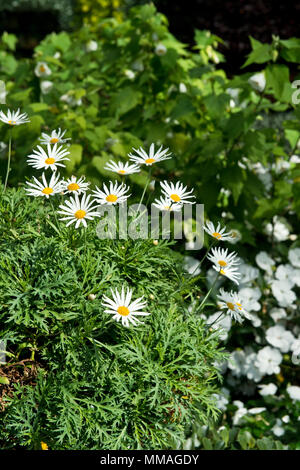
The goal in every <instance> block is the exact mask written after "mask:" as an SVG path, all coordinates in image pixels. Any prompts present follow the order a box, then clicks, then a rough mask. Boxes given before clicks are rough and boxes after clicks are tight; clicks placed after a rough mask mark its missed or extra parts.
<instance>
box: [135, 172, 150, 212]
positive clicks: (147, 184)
mask: <svg viewBox="0 0 300 470" xmlns="http://www.w3.org/2000/svg"><path fill="white" fill-rule="evenodd" d="M151 173H152V166H151V167H150V170H149V173H148V179H147V182H146V184H145V187H144V191H143V194H142V197H141V200H140V202H139V206H138V210H137V212H139V210H140V207H141V205H142V202H143V200H144V196H145V193H146V190H147V188H148V186H149V183H150V181H151Z"/></svg>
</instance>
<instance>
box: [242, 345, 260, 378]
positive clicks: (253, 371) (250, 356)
mask: <svg viewBox="0 0 300 470" xmlns="http://www.w3.org/2000/svg"><path fill="white" fill-rule="evenodd" d="M248 349H249V350H248V351H247V354H246V357H245V366H244V369H245V375H246V377H247V379H249V380H253V381H254V382H260V380H261V379H262V376H263V374H262V373H261V371H260V370H259V368H258V367H257V366H256V364H255V361H256V353H255V352H253V350H252V349H251V348H248Z"/></svg>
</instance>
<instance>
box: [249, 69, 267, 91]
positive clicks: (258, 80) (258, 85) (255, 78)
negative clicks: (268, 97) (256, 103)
mask: <svg viewBox="0 0 300 470" xmlns="http://www.w3.org/2000/svg"><path fill="white" fill-rule="evenodd" d="M248 83H249V84H250V85H251V86H252V88H254V90H257V91H259V92H262V91H264V89H265V87H266V76H265V73H264V72H259V73H255V74H254V75H252V76H251V77H250V78H249V79H248Z"/></svg>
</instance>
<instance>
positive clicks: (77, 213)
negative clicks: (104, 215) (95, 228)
mask: <svg viewBox="0 0 300 470" xmlns="http://www.w3.org/2000/svg"><path fill="white" fill-rule="evenodd" d="M90 197H91V196H90V195H88V196H87V195H86V193H84V194H83V196H82V198H81V199H80V198H79V196H78V194H76V193H75V194H74V197H73V196H71V197H70V199H69V200H66V201H65V205H63V204H61V205H60V206H59V207H60V209H61V210H60V211H57V212H58V213H59V214H62V215H64V216H65V217H61V218H60V219H59V220H67V221H68V223H67V225H66V227H68V226H69V225H71V224H73V223H74V222H76V224H75V228H78V227H79V225H80V224H81V223H82V224H83V225H84V227H86V226H87V223H86V219H87V220H93V218H94V217H99V215H100V214H99V212H96V209H97V206H93V204H94V203H95V201H90Z"/></svg>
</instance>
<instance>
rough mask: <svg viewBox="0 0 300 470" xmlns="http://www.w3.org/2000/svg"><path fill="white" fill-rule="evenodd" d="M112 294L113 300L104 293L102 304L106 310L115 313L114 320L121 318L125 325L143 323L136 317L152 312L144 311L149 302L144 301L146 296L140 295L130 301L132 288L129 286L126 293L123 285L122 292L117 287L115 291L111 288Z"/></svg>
mask: <svg viewBox="0 0 300 470" xmlns="http://www.w3.org/2000/svg"><path fill="white" fill-rule="evenodd" d="M111 294H112V298H113V300H111V299H110V298H109V297H107V296H106V295H103V302H102V305H103V306H104V307H105V310H104V312H105V313H110V314H111V315H113V320H116V321H117V322H119V321H120V320H121V321H122V325H123V326H126V327H128V326H130V325H129V324H130V323H132V324H133V325H134V326H136V324H137V323H142V324H143V322H141V321H140V320H138V318H136V317H137V316H141V315H142V316H146V315H150V313H148V312H145V311H144V308H145V307H146V305H147V303H146V302H145V301H143V298H144V296H142V297H139V298H138V299H136V300H134V301H133V302H132V303H130V302H131V297H132V289H128V288H127V292H126V293H125V289H124V286H123V287H122V291H121V292H118V290H117V289H115V291H113V289H111Z"/></svg>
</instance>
